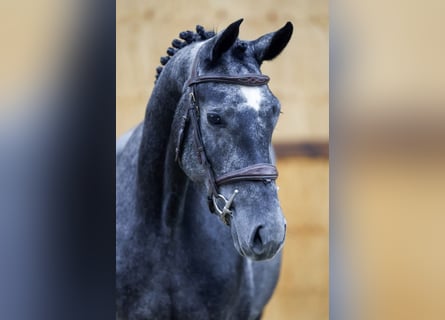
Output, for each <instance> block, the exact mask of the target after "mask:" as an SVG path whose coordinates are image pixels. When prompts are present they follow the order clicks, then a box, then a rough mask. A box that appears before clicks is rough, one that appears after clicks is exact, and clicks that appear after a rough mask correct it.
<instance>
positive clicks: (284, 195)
mask: <svg viewBox="0 0 445 320" xmlns="http://www.w3.org/2000/svg"><path fill="white" fill-rule="evenodd" d="M241 17H242V18H244V22H243V24H242V25H241V29H240V38H241V39H246V40H253V39H256V38H258V37H259V36H261V35H263V34H265V33H268V32H271V31H274V30H277V29H278V28H280V27H281V26H283V25H284V23H285V22H286V21H291V22H292V23H293V24H294V34H293V37H292V39H291V41H290V42H289V45H288V46H287V48H286V49H285V50H284V51H283V53H282V54H281V55H280V56H279V57H277V58H276V59H275V60H274V61H271V62H265V63H264V64H263V67H262V70H263V73H265V74H267V75H269V76H270V77H271V82H270V88H271V90H272V91H273V92H274V94H275V95H276V96H277V97H278V98H279V99H280V101H281V104H282V111H283V112H284V113H283V114H282V115H281V118H280V120H279V124H278V127H277V129H276V130H275V133H274V143H275V144H276V145H277V147H280V148H281V147H284V149H280V150H281V151H280V152H278V155H279V158H278V163H277V166H278V169H279V171H280V177H279V180H278V183H279V185H280V191H279V195H280V199H281V203H282V207H283V210H284V213H285V215H286V219H287V221H288V229H287V238H286V244H285V247H284V260H283V267H282V273H281V278H280V282H279V285H278V288H277V290H276V292H275V294H274V296H273V298H272V300H271V302H270V303H269V305H268V306H267V308H266V312H265V316H264V319H266V320H268V319H280V320H281V319H284V320H285V319H316V320H319V319H328V312H329V309H328V304H329V300H328V269H329V268H328V254H329V253H328V234H329V230H328V177H329V173H328V172H329V164H328V159H327V155H326V152H327V151H326V144H327V142H328V133H329V127H328V119H329V115H328V99H329V91H328V90H329V87H328V27H329V15H328V1H327V0H293V1H291V0H282V1H266V0H248V1H234V0H225V1H222V0H211V1H210V0H209V1H204V0H197V1H179V0H177V1H174V0H164V1H154V0H146V1H142V0H117V14H116V24H117V27H116V30H117V39H116V47H117V49H116V50H117V52H116V53H117V61H116V70H117V71H116V72H117V82H116V85H117V89H116V90H117V91H116V101H117V106H116V118H117V127H116V136H119V135H121V134H122V133H124V132H125V131H127V130H128V129H130V128H132V127H133V126H135V125H136V124H138V123H139V122H140V121H142V119H143V115H144V111H145V106H146V103H147V100H148V98H149V96H150V93H151V90H152V88H153V83H154V76H155V68H156V67H157V66H158V65H159V58H160V57H161V56H164V55H165V50H166V49H167V47H169V46H170V42H171V40H172V39H173V38H176V37H177V36H178V33H179V32H180V31H183V30H186V29H189V30H192V29H194V27H195V26H196V24H201V25H203V26H205V27H206V28H214V29H215V30H216V31H218V30H222V29H224V28H225V27H226V26H227V25H228V24H229V23H231V22H233V21H235V20H237V19H239V18H241ZM313 142H317V143H318V146H320V145H321V146H324V148H321V150H322V152H319V151H320V148H319V147H317V148H315V152H314V149H313V144H312V143H313ZM301 143H306V147H304V148H301ZM296 144H298V146H300V147H298V146H296ZM308 145H309V147H307V146H308ZM311 146H312V147H311ZM311 148H312V149H311ZM283 150H284V151H283ZM311 150H312V151H311ZM317 150H318V151H317ZM307 151H309V152H307ZM280 155H282V156H280ZM284 155H285V156H284ZM308 155H311V156H310V157H309V156H308Z"/></svg>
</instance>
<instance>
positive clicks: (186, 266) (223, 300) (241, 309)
mask: <svg viewBox="0 0 445 320" xmlns="http://www.w3.org/2000/svg"><path fill="white" fill-rule="evenodd" d="M196 253H198V252H196ZM167 258H168V259H166V260H165V263H164V265H163V266H160V267H159V270H157V271H156V272H155V274H154V275H153V277H152V279H151V282H152V284H154V285H155V286H156V287H157V290H155V291H153V290H150V291H151V293H149V292H147V294H148V295H150V296H152V299H150V302H151V305H152V307H153V308H154V309H156V310H157V311H156V312H154V313H153V314H157V315H159V319H196V320H199V319H248V318H249V314H250V305H251V303H252V297H253V283H252V275H251V274H250V272H251V270H247V269H246V266H245V261H243V259H241V258H238V257H236V258H233V257H231V256H228V255H226V254H225V253H224V252H220V253H219V255H217V256H212V255H210V256H209V255H206V254H205V252H200V254H194V253H190V252H187V253H186V252H184V251H178V252H175V254H174V255H172V256H170V257H167ZM152 288H153V287H152ZM153 292H156V294H153ZM161 315H162V316H161Z"/></svg>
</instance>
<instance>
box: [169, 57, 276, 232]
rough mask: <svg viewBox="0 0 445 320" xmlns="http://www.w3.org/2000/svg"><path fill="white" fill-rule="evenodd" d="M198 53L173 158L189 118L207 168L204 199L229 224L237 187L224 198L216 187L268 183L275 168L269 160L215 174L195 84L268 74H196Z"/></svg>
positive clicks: (245, 81)
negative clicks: (207, 187) (243, 183)
mask: <svg viewBox="0 0 445 320" xmlns="http://www.w3.org/2000/svg"><path fill="white" fill-rule="evenodd" d="M198 56H199V51H198V53H197V54H196V56H195V59H194V61H193V65H192V71H191V75H190V78H189V79H188V81H187V82H186V87H187V88H190V89H191V90H190V93H189V96H190V107H189V108H187V110H186V112H185V115H183V116H182V119H181V121H182V122H181V125H180V129H179V138H178V141H177V146H176V161H178V162H179V156H180V154H179V153H180V150H181V144H182V140H183V135H184V128H185V126H186V124H187V122H188V120H190V124H191V127H192V130H193V140H194V144H195V147H196V149H197V152H198V158H199V161H200V163H201V165H203V166H204V168H205V169H206V171H207V179H208V182H209V190H208V194H207V201H208V205H209V209H210V212H212V213H215V214H217V215H218V216H219V217H220V218H221V220H222V221H223V222H224V223H225V224H226V225H230V218H231V217H232V210H231V207H232V203H233V200H234V199H235V196H236V195H237V194H238V192H239V191H238V189H235V191H234V192H233V194H232V195H231V196H230V197H229V199H227V198H226V197H224V196H223V195H222V194H220V193H219V192H218V187H220V186H221V185H224V184H229V183H232V182H237V181H263V182H264V183H269V182H271V181H272V180H276V179H277V177H278V171H277V168H276V167H275V166H274V165H272V164H269V163H257V164H254V165H250V166H247V167H245V168H241V169H238V170H234V171H231V172H229V173H226V174H223V175H221V176H219V177H216V176H215V172H214V171H213V168H212V165H211V163H210V161H209V159H208V157H207V154H206V152H205V148H204V143H203V141H202V135H201V127H200V125H199V116H200V109H199V104H198V102H197V100H196V97H197V95H196V89H197V88H196V87H197V85H198V84H200V83H205V82H218V83H226V84H235V85H242V86H262V85H266V84H267V83H268V82H269V77H268V76H266V75H262V74H254V73H252V74H244V75H239V76H221V75H214V74H210V75H202V76H200V75H199V74H198ZM221 207H222V208H221Z"/></svg>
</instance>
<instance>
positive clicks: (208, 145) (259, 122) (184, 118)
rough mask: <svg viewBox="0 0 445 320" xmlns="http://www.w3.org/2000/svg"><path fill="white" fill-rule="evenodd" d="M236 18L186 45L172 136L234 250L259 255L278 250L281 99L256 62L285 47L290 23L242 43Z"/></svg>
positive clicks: (257, 257) (280, 236)
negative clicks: (276, 161) (276, 140)
mask: <svg viewBox="0 0 445 320" xmlns="http://www.w3.org/2000/svg"><path fill="white" fill-rule="evenodd" d="M241 22H242V20H238V21H236V22H234V23H232V24H231V25H229V26H228V27H227V28H226V29H225V30H224V31H222V32H220V33H218V34H216V35H214V36H212V37H211V38H209V39H207V40H205V41H201V42H197V43H196V44H195V45H194V48H193V49H191V50H190V52H191V53H193V55H194V56H193V57H192V63H191V65H190V67H189V68H188V72H189V77H188V81H186V82H185V84H184V88H183V94H182V97H181V99H180V102H179V105H178V108H177V111H176V114H175V119H174V124H173V128H174V130H176V132H173V134H175V137H176V138H175V139H176V140H175V142H176V145H177V148H176V152H177V160H178V162H179V164H180V166H181V168H182V170H183V171H184V173H185V174H186V175H187V176H188V177H189V178H190V179H191V180H192V181H193V182H194V183H195V184H196V185H198V186H201V187H200V188H201V189H202V192H203V194H205V195H207V196H208V202H209V208H210V210H211V211H213V212H215V213H217V214H219V215H220V216H221V218H223V221H224V222H225V223H226V224H227V225H229V226H230V229H231V234H232V238H233V243H234V246H235V248H236V249H237V251H238V252H239V253H240V254H241V255H243V256H245V257H247V258H250V259H253V260H265V259H270V258H272V257H274V256H275V255H276V254H277V253H278V252H279V251H280V250H281V248H282V246H283V243H284V238H285V233H286V220H285V218H284V216H283V213H282V210H281V208H280V204H279V200H278V195H277V186H276V183H275V178H276V176H277V172H276V169H275V166H274V165H273V154H272V152H273V151H272V146H271V139H272V133H273V130H274V128H275V126H276V124H277V121H278V118H279V115H280V103H279V101H278V99H277V98H276V97H275V96H274V95H273V93H272V92H271V91H270V89H269V87H268V86H267V81H268V77H267V76H264V75H262V74H261V71H260V66H261V64H262V62H263V61H266V60H272V59H274V58H275V57H276V56H277V55H279V54H280V52H281V51H282V50H283V49H284V48H285V47H286V45H287V43H288V41H289V40H290V37H291V35H292V30H293V26H292V24H291V23H290V22H288V23H287V24H286V25H285V26H284V27H282V28H281V29H279V30H278V31H275V32H272V33H269V34H266V35H264V36H262V37H260V38H258V39H256V40H254V41H242V40H239V39H238V33H239V26H240V24H241ZM224 178H226V180H225V181H222V180H224Z"/></svg>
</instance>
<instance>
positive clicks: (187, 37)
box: [155, 25, 216, 83]
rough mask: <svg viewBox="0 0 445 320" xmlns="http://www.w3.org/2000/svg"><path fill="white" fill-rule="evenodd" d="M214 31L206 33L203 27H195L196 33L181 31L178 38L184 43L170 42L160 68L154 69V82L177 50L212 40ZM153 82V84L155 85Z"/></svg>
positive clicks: (178, 41) (176, 40)
mask: <svg viewBox="0 0 445 320" xmlns="http://www.w3.org/2000/svg"><path fill="white" fill-rule="evenodd" d="M215 34H216V33H215V31H206V30H205V29H204V27H203V26H200V25H197V26H196V32H193V31H190V30H187V31H183V32H181V33H180V34H179V38H181V39H182V40H184V41H181V40H179V39H173V41H172V47H169V48H168V49H167V56H164V57H161V66H159V67H157V68H156V80H158V78H159V76H160V74H161V72H162V69H163V66H165V65H166V64H167V63H168V61H169V60H170V58H171V57H173V56H174V55H175V53H176V52H178V50H181V49H182V48H184V47H185V46H187V45H189V44H191V43H194V42H199V41H204V40H207V39H210V38H213V37H214V36H215ZM156 80H155V83H156Z"/></svg>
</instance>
